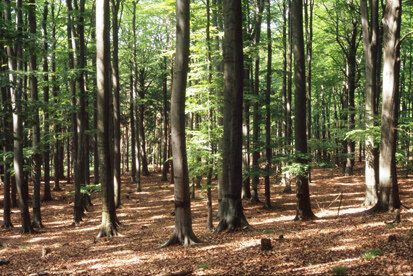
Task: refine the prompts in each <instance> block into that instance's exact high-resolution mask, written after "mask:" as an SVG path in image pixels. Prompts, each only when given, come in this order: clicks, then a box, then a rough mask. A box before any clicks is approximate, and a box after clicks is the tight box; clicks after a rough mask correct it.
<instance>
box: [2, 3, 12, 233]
mask: <svg viewBox="0 0 413 276" xmlns="http://www.w3.org/2000/svg"><path fill="white" fill-rule="evenodd" d="M2 4H3V5H4V6H3V7H4V8H5V9H4V17H3V18H4V19H5V20H10V19H11V12H10V11H11V10H10V1H3V3H2ZM0 47H1V49H2V51H1V52H0V56H1V57H0V61H1V62H2V64H8V58H7V54H8V48H9V47H10V46H7V47H5V45H4V44H3V42H0ZM10 50H11V49H10ZM8 69H9V68H8V67H7V66H2V67H1V69H0V73H1V74H2V75H4V76H7V75H6V74H7V70H8ZM1 103H2V104H1V106H2V114H3V118H2V120H1V122H0V123H1V129H2V135H1V136H0V137H1V139H2V143H1V144H2V147H1V151H2V152H3V154H4V156H3V160H2V161H3V165H2V169H3V171H2V172H3V176H2V180H3V190H4V193H3V223H2V225H1V228H5V229H8V228H12V227H13V224H12V222H11V212H10V211H11V200H10V199H11V198H10V188H11V175H10V169H11V166H10V163H11V158H10V157H8V156H7V155H6V154H5V153H6V152H10V151H11V150H12V143H13V141H12V136H11V133H12V126H11V124H10V117H11V114H12V109H11V105H10V84H8V85H7V86H6V85H3V86H2V87H1Z"/></svg>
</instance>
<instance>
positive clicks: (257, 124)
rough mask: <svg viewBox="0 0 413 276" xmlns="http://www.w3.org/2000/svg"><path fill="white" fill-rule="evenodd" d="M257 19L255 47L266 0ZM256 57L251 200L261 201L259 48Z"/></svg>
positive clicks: (258, 37) (259, 35)
mask: <svg viewBox="0 0 413 276" xmlns="http://www.w3.org/2000/svg"><path fill="white" fill-rule="evenodd" d="M257 2H258V3H257V20H256V22H255V23H256V24H255V30H254V31H255V38H254V40H255V47H258V46H259V43H260V38H261V22H262V11H263V9H264V0H257ZM255 55H256V57H255V72H254V73H255V75H254V96H255V102H254V113H253V114H254V116H253V118H254V120H253V125H252V144H253V149H254V150H253V152H252V170H253V172H254V174H253V177H252V191H251V202H253V203H258V202H260V200H259V198H258V184H259V182H260V179H259V175H260V174H261V170H260V167H259V164H258V159H259V158H260V151H259V136H260V121H261V116H260V110H259V105H260V104H259V89H260V78H259V72H260V56H259V49H257V52H256V54H255Z"/></svg>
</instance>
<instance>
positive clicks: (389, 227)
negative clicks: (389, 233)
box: [386, 223, 396, 230]
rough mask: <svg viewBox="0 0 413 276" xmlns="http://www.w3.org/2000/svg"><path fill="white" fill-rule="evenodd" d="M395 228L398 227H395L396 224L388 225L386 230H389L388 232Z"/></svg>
mask: <svg viewBox="0 0 413 276" xmlns="http://www.w3.org/2000/svg"><path fill="white" fill-rule="evenodd" d="M395 227H396V225H395V224H394V223H386V229H387V230H389V229H393V228H395Z"/></svg>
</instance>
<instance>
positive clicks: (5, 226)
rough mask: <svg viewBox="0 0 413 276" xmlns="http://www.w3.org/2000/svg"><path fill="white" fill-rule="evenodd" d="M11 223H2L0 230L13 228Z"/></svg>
mask: <svg viewBox="0 0 413 276" xmlns="http://www.w3.org/2000/svg"><path fill="white" fill-rule="evenodd" d="M13 227H14V226H13V223H11V221H4V222H3V224H2V225H1V228H3V229H10V228H13Z"/></svg>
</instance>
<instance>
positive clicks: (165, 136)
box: [161, 57, 169, 181]
mask: <svg viewBox="0 0 413 276" xmlns="http://www.w3.org/2000/svg"><path fill="white" fill-rule="evenodd" d="M166 66H167V64H166V57H165V58H164V66H163V70H164V73H163V81H162V97H163V160H162V179H161V181H168V177H167V174H168V167H169V162H167V161H166V160H167V159H168V78H167V72H166V70H167V68H166Z"/></svg>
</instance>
